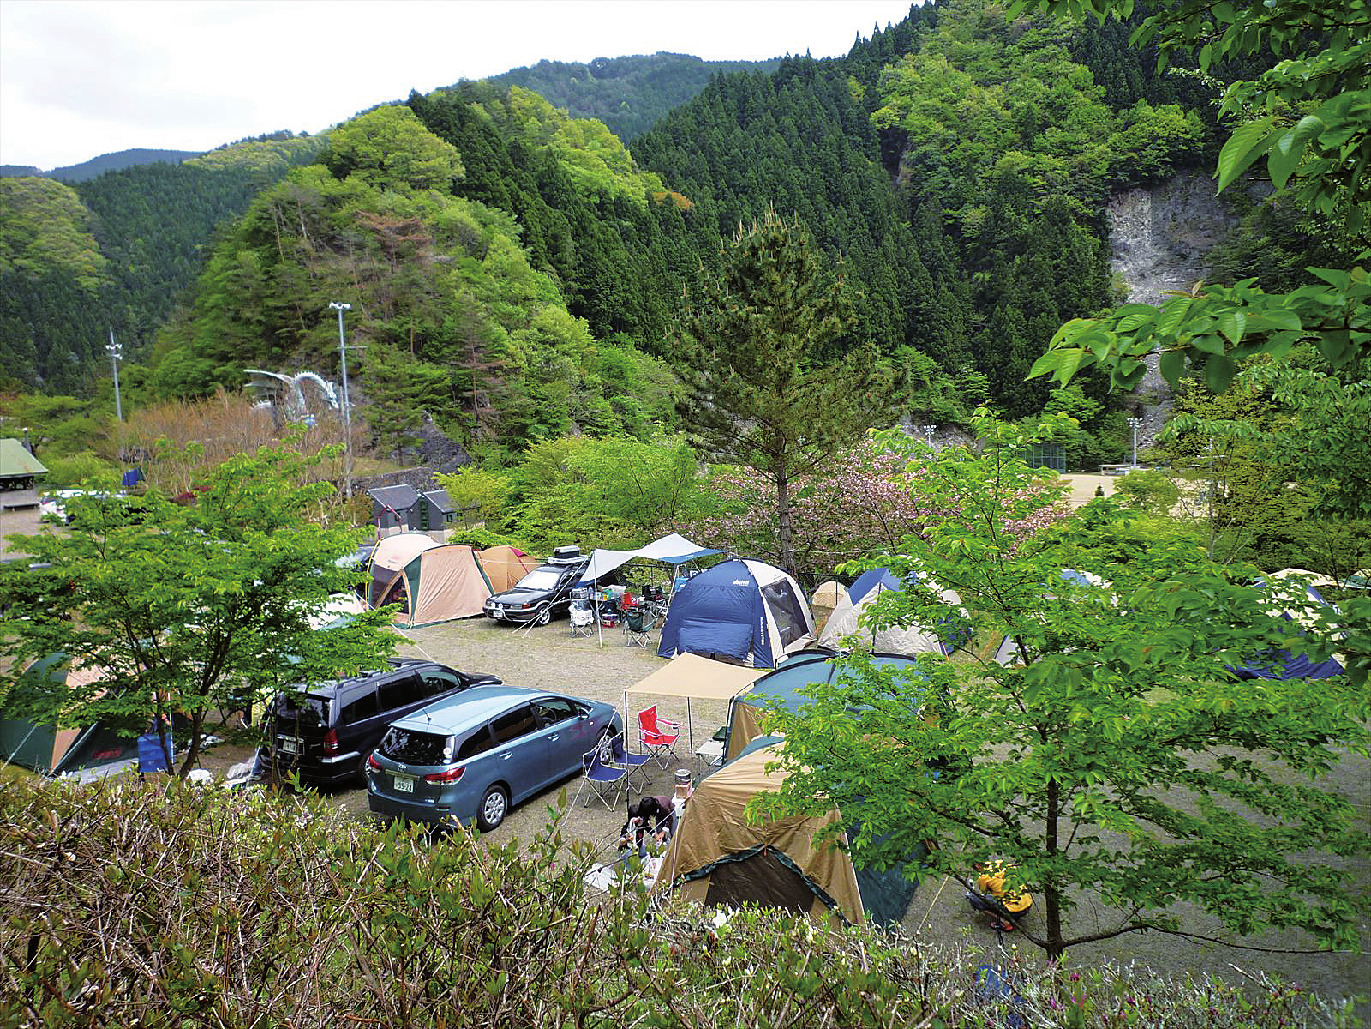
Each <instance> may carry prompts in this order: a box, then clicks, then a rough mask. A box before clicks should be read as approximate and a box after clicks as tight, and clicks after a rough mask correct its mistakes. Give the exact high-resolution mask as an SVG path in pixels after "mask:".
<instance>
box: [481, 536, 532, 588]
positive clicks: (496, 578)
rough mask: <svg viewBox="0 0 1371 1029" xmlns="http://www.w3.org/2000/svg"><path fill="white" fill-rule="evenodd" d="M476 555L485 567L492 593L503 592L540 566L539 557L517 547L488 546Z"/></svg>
mask: <svg viewBox="0 0 1371 1029" xmlns="http://www.w3.org/2000/svg"><path fill="white" fill-rule="evenodd" d="M476 556H477V557H478V558H480V560H481V567H482V568H483V569H485V573H486V578H487V579H488V580H489V581H490V591H491V592H492V593H503V592H504V591H505V590H507V589H509V588H510V587H512V586H514V585H515V584H516V583H517V582H518V581H519V580H520V579H522V578H523V577H524V576H525V575H527V574H528V573H529V572H531V571H533V569H535V568H537V567H538V561H537V559H535V558H532V557H529V556H528V555H527V554H525V553H524V552H523V551H522V550H519V549H518V548H516V547H487V548H486V549H485V550H482V551H479V552H478V553H477V555H476Z"/></svg>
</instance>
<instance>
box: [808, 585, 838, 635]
mask: <svg viewBox="0 0 1371 1029" xmlns="http://www.w3.org/2000/svg"><path fill="white" fill-rule="evenodd" d="M845 596H847V587H845V586H844V585H843V584H842V583H840V582H838V580H836V579H829V580H828V581H827V582H824V583H820V584H819V588H818V589H816V590H815V591H814V596H813V597H811V598H810V601H809V611H810V613H811V614H812V615H814V631H815V632H816V633H821V632H823V631H824V625H825V623H827V621H828V618H829V615H831V614H833V610H834V608H836V607H837V606H838V602H839V601H840V600H842V599H843V597H845Z"/></svg>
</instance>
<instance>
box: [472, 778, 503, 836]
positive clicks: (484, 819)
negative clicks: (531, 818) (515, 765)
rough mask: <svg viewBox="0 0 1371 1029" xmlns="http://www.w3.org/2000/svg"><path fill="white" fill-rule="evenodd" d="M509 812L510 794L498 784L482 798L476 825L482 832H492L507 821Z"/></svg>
mask: <svg viewBox="0 0 1371 1029" xmlns="http://www.w3.org/2000/svg"><path fill="white" fill-rule="evenodd" d="M508 811H509V794H508V793H506V792H505V788H504V787H503V786H501V785H500V784H499V783H498V782H497V783H495V784H494V785H493V786H491V787H490V789H488V790H486V795H485V796H484V797H482V798H481V807H480V809H479V810H478V811H477V812H476V825H477V826H478V827H479V828H480V830H481V832H490V831H491V830H492V829H494V828H495V827H496V826H498V825H499V824H500V823H501V822H503V821H504V820H505V814H506V813H507V812H508Z"/></svg>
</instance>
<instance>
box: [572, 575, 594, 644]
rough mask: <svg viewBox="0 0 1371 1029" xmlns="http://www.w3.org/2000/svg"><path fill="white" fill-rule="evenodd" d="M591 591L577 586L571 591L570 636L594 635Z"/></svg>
mask: <svg viewBox="0 0 1371 1029" xmlns="http://www.w3.org/2000/svg"><path fill="white" fill-rule="evenodd" d="M590 598H591V591H590V590H588V589H585V588H584V587H580V586H578V587H577V588H576V589H573V590H572V591H571V612H570V613H571V636H572V638H573V639H575V638H576V637H578V636H594V635H595V612H594V610H593V609H592V607H591V599H590Z"/></svg>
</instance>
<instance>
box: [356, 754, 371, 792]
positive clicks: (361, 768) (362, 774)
mask: <svg viewBox="0 0 1371 1029" xmlns="http://www.w3.org/2000/svg"><path fill="white" fill-rule="evenodd" d="M370 757H371V751H367V753H366V756H365V757H363V758H362V760H361V761H360V762H359V763H358V765H357V778H358V779H360V780H362V785H363V786H367V785H369V784H368V783H367V761H368V759H370Z"/></svg>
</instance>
